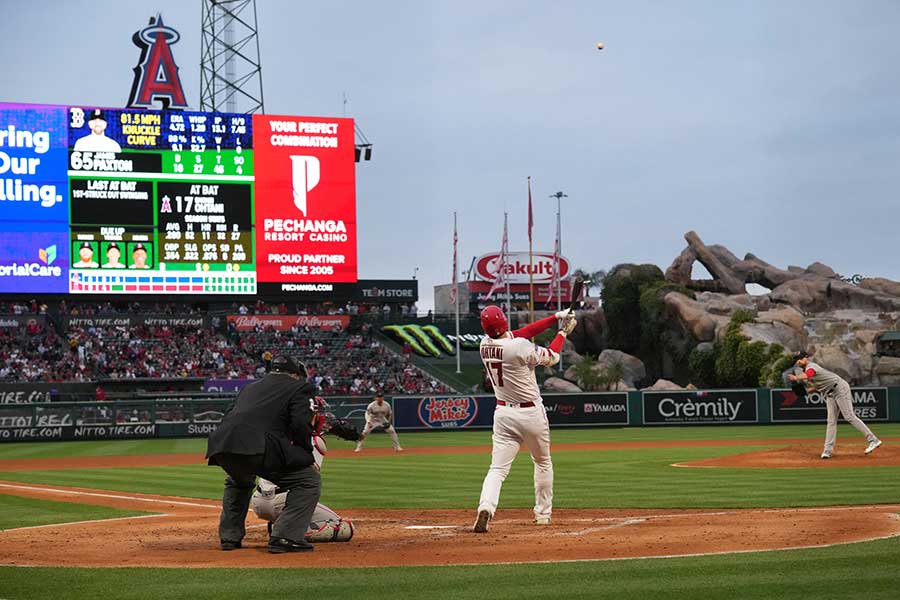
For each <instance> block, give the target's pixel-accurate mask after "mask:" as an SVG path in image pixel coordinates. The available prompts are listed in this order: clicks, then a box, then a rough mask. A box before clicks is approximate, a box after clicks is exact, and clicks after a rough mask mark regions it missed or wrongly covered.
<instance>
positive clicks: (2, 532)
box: [0, 513, 170, 536]
mask: <svg viewBox="0 0 900 600" xmlns="http://www.w3.org/2000/svg"><path fill="white" fill-rule="evenodd" d="M168 516H170V515H167V514H165V513H157V514H155V515H136V516H133V517H112V518H109V519H88V520H87V521H68V522H66V523H48V524H46V525H30V526H28V527H14V528H12V529H0V536H2V535H3V534H4V533H9V532H11V531H25V530H26V529H47V528H50V527H66V526H68V525H85V524H87V523H110V522H112V521H128V520H133V519H152V518H155V517H168Z"/></svg>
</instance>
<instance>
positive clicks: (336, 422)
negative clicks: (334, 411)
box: [325, 415, 359, 442]
mask: <svg viewBox="0 0 900 600" xmlns="http://www.w3.org/2000/svg"><path fill="white" fill-rule="evenodd" d="M325 431H326V432H327V433H330V434H332V435H336V436H337V437H339V438H341V439H342V440H347V441H348V442H357V441H359V431H357V429H356V425H354V424H353V423H351V422H350V421H348V420H347V419H338V418H337V417H335V416H334V415H329V416H328V418H327V419H326V420H325Z"/></svg>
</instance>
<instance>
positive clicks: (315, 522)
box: [250, 415, 359, 543]
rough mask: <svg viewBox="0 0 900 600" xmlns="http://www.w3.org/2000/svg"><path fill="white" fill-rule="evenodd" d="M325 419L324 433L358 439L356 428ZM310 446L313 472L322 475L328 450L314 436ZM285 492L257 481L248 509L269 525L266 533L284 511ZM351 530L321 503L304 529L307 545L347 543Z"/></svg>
mask: <svg viewBox="0 0 900 600" xmlns="http://www.w3.org/2000/svg"><path fill="white" fill-rule="evenodd" d="M328 417H330V418H326V420H325V427H324V429H325V430H327V431H330V432H331V433H333V434H335V435H337V436H338V437H341V438H343V439H347V440H349V441H355V439H354V436H356V438H358V435H359V434H358V433H357V431H356V428H355V427H354V426H353V425H351V424H350V423H348V422H347V421H345V420H343V419H334V417H333V415H328ZM312 442H313V444H312V445H313V458H314V459H315V461H316V468H317V469H318V470H319V471H321V470H322V463H323V462H324V460H325V454H327V453H328V447H327V445H326V444H325V439H324V438H323V437H322V436H321V435H314V436H313V438H312ZM287 495H288V490H283V489H281V488H279V487H278V486H277V485H275V484H274V483H272V482H271V481H269V480H267V479H263V478H261V477H260V478H259V480H258V482H257V484H256V489H255V490H254V492H253V496H252V497H251V499H250V507H251V508H252V509H253V512H254V513H256V516H257V517H259V518H260V519H263V520H264V521H268V522H269V531H270V532H271V530H272V523H274V522H275V520H276V519H277V518H278V516H279V515H280V514H281V511H282V510H284V504H285V502H286V501H287ZM353 533H354V527H353V522H352V521H350V520H349V519H342V518H341V517H340V515H338V514H337V513H336V512H334V511H333V510H331V509H330V508H328V507H327V506H325V505H324V504H322V503H318V504H316V509H315V510H314V511H313V514H312V518H311V519H310V522H309V527H307V529H306V537H305V539H306V541H307V542H309V543H319V542H349V541H350V540H351V539H352V538H353Z"/></svg>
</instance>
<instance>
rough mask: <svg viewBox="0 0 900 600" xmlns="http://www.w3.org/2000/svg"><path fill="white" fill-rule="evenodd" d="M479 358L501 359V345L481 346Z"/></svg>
mask: <svg viewBox="0 0 900 600" xmlns="http://www.w3.org/2000/svg"><path fill="white" fill-rule="evenodd" d="M481 358H495V359H497V360H503V346H482V347H481Z"/></svg>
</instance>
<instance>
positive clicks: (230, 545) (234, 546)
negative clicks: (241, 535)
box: [219, 540, 241, 552]
mask: <svg viewBox="0 0 900 600" xmlns="http://www.w3.org/2000/svg"><path fill="white" fill-rule="evenodd" d="M219 545H220V547H221V548H222V550H224V551H225V552H228V551H229V550H240V548H241V543H240V542H226V541H225V540H222V542H221V543H220V544H219Z"/></svg>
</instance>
